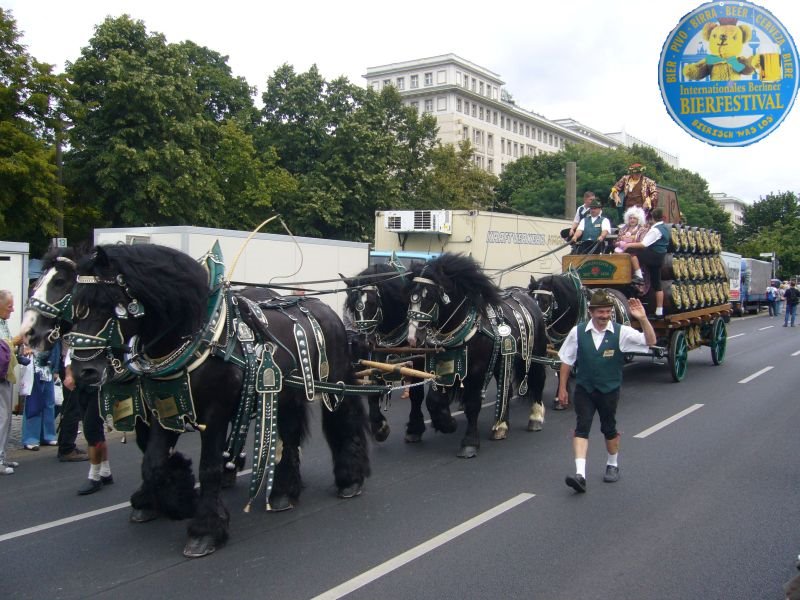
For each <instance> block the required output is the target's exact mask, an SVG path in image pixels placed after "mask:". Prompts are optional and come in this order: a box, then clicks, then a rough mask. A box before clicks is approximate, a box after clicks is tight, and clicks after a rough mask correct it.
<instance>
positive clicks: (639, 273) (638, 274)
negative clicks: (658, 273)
mask: <svg viewBox="0 0 800 600" xmlns="http://www.w3.org/2000/svg"><path fill="white" fill-rule="evenodd" d="M634 275H636V276H637V277H644V273H642V270H641V269H636V272H635V273H634Z"/></svg>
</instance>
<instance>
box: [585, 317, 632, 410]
mask: <svg viewBox="0 0 800 600" xmlns="http://www.w3.org/2000/svg"><path fill="white" fill-rule="evenodd" d="M577 327H578V356H577V360H576V365H577V367H578V370H577V377H576V382H577V384H578V385H579V386H581V387H582V388H583V389H585V390H586V391H587V392H592V391H594V390H598V391H599V392H602V393H604V394H607V393H609V392H613V391H614V390H616V389H618V388H619V387H620V386H621V385H622V365H623V364H624V362H625V361H624V359H623V356H622V352H620V350H619V331H620V327H621V325H620V324H619V323H617V324H615V326H614V331H613V332H611V331H606V332H605V335H604V336H603V341H602V342H601V344H600V350H597V349H596V348H595V347H594V340H593V339H592V331H591V329H589V331H587V330H586V322H582V323H578V325H577ZM609 353H610V354H609Z"/></svg>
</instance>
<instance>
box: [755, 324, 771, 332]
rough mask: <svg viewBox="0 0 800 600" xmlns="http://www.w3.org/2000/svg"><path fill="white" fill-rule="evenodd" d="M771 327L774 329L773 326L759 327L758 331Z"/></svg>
mask: <svg viewBox="0 0 800 600" xmlns="http://www.w3.org/2000/svg"><path fill="white" fill-rule="evenodd" d="M773 327H775V325H767V326H766V327H759V328H758V330H759V331H764V330H765V329H772V328H773Z"/></svg>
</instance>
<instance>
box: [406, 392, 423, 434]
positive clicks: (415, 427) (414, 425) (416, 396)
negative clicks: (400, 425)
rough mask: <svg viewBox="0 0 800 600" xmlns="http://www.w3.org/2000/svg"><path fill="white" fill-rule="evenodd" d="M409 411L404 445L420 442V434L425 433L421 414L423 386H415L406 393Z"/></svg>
mask: <svg viewBox="0 0 800 600" xmlns="http://www.w3.org/2000/svg"><path fill="white" fill-rule="evenodd" d="M408 396H409V402H410V403H411V410H410V411H409V413H408V423H406V437H405V440H406V443H408V444H416V443H418V442H421V441H422V434H423V433H425V417H424V416H423V414H422V401H423V400H424V399H425V386H424V385H415V386H414V387H412V388H409V391H408Z"/></svg>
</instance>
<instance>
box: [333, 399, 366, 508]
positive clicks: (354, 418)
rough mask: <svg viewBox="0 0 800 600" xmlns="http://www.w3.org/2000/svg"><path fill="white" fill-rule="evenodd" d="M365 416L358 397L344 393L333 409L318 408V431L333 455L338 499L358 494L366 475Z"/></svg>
mask: <svg viewBox="0 0 800 600" xmlns="http://www.w3.org/2000/svg"><path fill="white" fill-rule="evenodd" d="M365 426H366V418H365V415H364V405H363V404H362V400H361V397H360V396H344V397H343V398H342V401H341V402H340V404H339V406H338V407H337V408H336V410H335V411H333V412H331V411H329V410H328V409H327V408H326V407H325V406H323V407H322V431H323V432H324V433H325V439H327V441H328V445H329V446H330V449H331V453H332V454H333V475H334V478H335V480H336V488H337V490H338V492H337V493H338V496H339V497H340V498H353V497H355V496H359V495H360V494H361V491H362V489H363V487H364V481H365V480H366V478H367V477H369V475H370V465H369V455H368V453H367V436H366V435H365V429H366V427H365Z"/></svg>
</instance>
